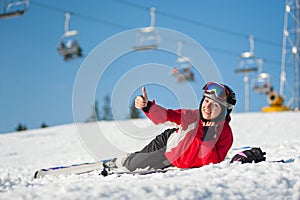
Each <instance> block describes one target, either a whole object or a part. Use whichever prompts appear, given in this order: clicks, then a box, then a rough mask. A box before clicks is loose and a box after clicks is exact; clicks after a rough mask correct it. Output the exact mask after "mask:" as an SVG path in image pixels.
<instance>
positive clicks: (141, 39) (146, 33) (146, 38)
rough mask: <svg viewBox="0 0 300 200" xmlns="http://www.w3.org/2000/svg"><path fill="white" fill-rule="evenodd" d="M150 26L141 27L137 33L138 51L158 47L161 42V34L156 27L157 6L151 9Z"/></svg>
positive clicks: (136, 46)
mask: <svg viewBox="0 0 300 200" xmlns="http://www.w3.org/2000/svg"><path fill="white" fill-rule="evenodd" d="M150 16H151V22H150V26H148V27H145V28H141V29H140V30H139V31H138V32H137V34H136V45H135V46H134V49H135V50H136V51H141V50H151V49H156V48H157V47H158V44H159V43H160V36H159V34H158V32H157V30H156V29H155V27H154V25H155V8H151V10H150Z"/></svg>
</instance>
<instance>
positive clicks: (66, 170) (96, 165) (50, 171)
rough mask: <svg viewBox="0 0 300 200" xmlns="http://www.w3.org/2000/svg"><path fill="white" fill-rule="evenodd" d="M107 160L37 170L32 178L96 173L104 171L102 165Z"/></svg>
mask: <svg viewBox="0 0 300 200" xmlns="http://www.w3.org/2000/svg"><path fill="white" fill-rule="evenodd" d="M108 161H109V160H102V161H96V162H89V163H81V164H73V165H67V166H58V167H50V168H46V169H40V170H37V171H36V172H35V173H34V176H33V177H34V178H42V177H44V176H46V175H54V176H59V175H71V174H75V175H79V174H84V173H89V172H92V171H98V170H103V169H104V167H105V166H104V163H105V162H108Z"/></svg>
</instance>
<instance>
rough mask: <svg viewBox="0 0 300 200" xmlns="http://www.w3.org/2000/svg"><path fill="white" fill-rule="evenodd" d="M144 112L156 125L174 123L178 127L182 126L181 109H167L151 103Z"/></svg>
mask: <svg viewBox="0 0 300 200" xmlns="http://www.w3.org/2000/svg"><path fill="white" fill-rule="evenodd" d="M143 111H144V113H145V115H146V116H147V117H148V118H149V119H150V120H151V121H152V122H153V123H154V124H161V123H165V122H174V123H176V124H177V125H179V124H181V114H182V113H181V112H182V110H181V109H178V110H171V109H166V108H164V107H162V106H160V105H157V104H155V101H152V102H150V101H149V102H148V105H147V107H146V108H144V109H143Z"/></svg>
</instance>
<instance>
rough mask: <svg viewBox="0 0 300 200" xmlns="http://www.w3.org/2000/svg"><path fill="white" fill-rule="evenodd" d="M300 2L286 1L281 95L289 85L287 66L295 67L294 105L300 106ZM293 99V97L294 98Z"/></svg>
mask: <svg viewBox="0 0 300 200" xmlns="http://www.w3.org/2000/svg"><path fill="white" fill-rule="evenodd" d="M299 9H300V4H299V0H286V1H285V14H284V28H283V40H282V57H281V75H280V91H279V93H280V95H281V96H283V94H284V89H285V87H289V84H288V81H287V78H286V68H287V67H294V83H295V86H294V87H295V88H294V95H293V96H294V105H295V110H299V108H300V99H299V64H300V60H299V54H300V23H299V17H300V10H299ZM292 100H293V99H292Z"/></svg>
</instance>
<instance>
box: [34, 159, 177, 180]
mask: <svg viewBox="0 0 300 200" xmlns="http://www.w3.org/2000/svg"><path fill="white" fill-rule="evenodd" d="M108 161H110V159H108V160H102V161H97V162H90V163H81V164H73V165H67V166H58V167H50V168H46V169H40V170H37V171H36V172H35V173H34V176H33V177H34V178H42V177H45V176H49V175H51V176H59V175H80V174H86V173H90V172H93V171H99V172H100V174H99V175H102V176H108V175H117V176H121V175H124V174H131V175H147V174H153V173H165V172H167V171H171V170H178V169H179V168H176V167H169V168H165V169H139V170H135V171H128V170H125V169H114V168H109V167H107V166H106V164H105V163H106V162H108ZM180 170H182V169H180Z"/></svg>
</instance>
